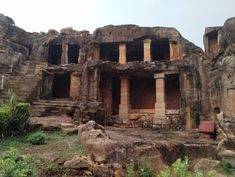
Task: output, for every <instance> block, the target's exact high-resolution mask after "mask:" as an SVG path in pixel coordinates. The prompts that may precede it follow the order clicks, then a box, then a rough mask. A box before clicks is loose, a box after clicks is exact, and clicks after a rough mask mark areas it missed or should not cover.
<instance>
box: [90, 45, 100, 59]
mask: <svg viewBox="0 0 235 177" xmlns="http://www.w3.org/2000/svg"><path fill="white" fill-rule="evenodd" d="M92 55H93V57H92V59H95V60H98V59H100V47H99V45H98V44H95V45H94V49H93V54H92Z"/></svg>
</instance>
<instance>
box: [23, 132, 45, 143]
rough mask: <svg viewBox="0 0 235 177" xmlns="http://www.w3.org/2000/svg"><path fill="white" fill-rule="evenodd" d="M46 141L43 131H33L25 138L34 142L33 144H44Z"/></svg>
mask: <svg viewBox="0 0 235 177" xmlns="http://www.w3.org/2000/svg"><path fill="white" fill-rule="evenodd" d="M45 141H46V134H45V133H43V132H40V131H39V132H35V133H33V134H31V135H29V137H28V138H27V142H29V143H31V144H34V145H39V144H45Z"/></svg>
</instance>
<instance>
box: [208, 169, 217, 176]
mask: <svg viewBox="0 0 235 177" xmlns="http://www.w3.org/2000/svg"><path fill="white" fill-rule="evenodd" d="M215 175H216V171H215V170H210V171H208V173H207V176H208V177H214V176H215Z"/></svg>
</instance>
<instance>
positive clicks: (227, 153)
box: [218, 150, 235, 168]
mask: <svg viewBox="0 0 235 177" xmlns="http://www.w3.org/2000/svg"><path fill="white" fill-rule="evenodd" d="M218 156H219V158H221V159H223V160H227V161H228V162H229V163H230V164H231V165H232V167H233V168H235V151H232V150H224V151H221V152H219V154H218Z"/></svg>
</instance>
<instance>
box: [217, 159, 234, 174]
mask: <svg viewBox="0 0 235 177" xmlns="http://www.w3.org/2000/svg"><path fill="white" fill-rule="evenodd" d="M220 168H221V170H222V172H223V173H224V174H226V175H229V174H231V173H232V165H231V164H230V163H229V162H228V161H227V160H224V159H223V160H222V161H221V164H220Z"/></svg>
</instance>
